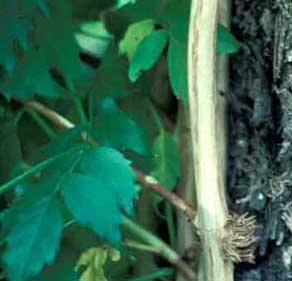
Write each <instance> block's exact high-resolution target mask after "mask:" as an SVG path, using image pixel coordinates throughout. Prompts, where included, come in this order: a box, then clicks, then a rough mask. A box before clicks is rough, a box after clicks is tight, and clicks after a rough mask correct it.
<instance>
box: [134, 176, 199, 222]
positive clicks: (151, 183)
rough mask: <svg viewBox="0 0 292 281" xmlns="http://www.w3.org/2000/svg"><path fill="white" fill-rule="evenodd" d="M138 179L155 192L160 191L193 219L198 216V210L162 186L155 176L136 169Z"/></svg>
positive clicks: (159, 192) (161, 194) (160, 193)
mask: <svg viewBox="0 0 292 281" xmlns="http://www.w3.org/2000/svg"><path fill="white" fill-rule="evenodd" d="M135 172H136V176H137V180H138V182H139V183H141V184H142V185H144V186H145V187H148V188H150V189H151V190H153V191H154V192H156V193H158V194H159V195H160V196H162V197H163V198H164V199H166V200H167V201H169V202H170V203H171V204H172V205H173V206H174V207H175V208H176V209H178V210H179V211H182V212H183V213H184V214H186V216H187V217H188V218H189V219H190V220H191V221H193V220H194V219H195V217H196V212H195V210H194V208H193V207H192V206H191V205H189V204H188V203H186V202H185V201H184V200H183V199H181V198H180V197H179V196H177V195H176V194H175V193H173V192H171V191H169V190H167V189H166V188H165V187H164V186H162V185H161V184H160V183H159V182H158V181H157V180H156V179H155V178H153V177H152V176H147V175H145V174H144V173H142V172H141V171H138V170H135Z"/></svg>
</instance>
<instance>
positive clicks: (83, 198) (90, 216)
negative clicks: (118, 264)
mask: <svg viewBox="0 0 292 281" xmlns="http://www.w3.org/2000/svg"><path fill="white" fill-rule="evenodd" d="M61 193H62V196H63V198H64V201H65V203H66V205H67V207H68V209H69V210H70V211H71V212H72V214H73V215H74V217H75V219H76V220H77V221H78V222H79V223H80V224H82V225H87V226H89V227H91V228H92V229H93V230H94V231H95V232H96V233H97V234H98V235H99V236H100V237H101V238H103V239H106V240H108V241H109V242H110V243H112V244H115V245H117V244H118V243H119V242H120V238H121V234H120V230H119V226H120V223H121V209H123V210H124V211H125V212H126V213H128V214H130V213H131V212H132V210H133V200H134V199H135V198H136V197H137V190H136V186H135V174H134V172H133V171H132V169H131V167H130V162H129V161H128V160H127V159H125V158H124V157H123V155H122V154H120V153H119V152H118V151H116V150H114V149H111V148H105V147H100V148H97V149H93V150H91V151H88V152H86V153H85V155H84V157H83V159H82V161H81V162H80V164H79V166H78V169H77V170H76V171H75V172H74V173H72V174H70V175H69V176H68V177H66V178H65V180H64V181H63V183H62V187H61Z"/></svg>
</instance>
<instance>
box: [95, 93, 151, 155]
mask: <svg viewBox="0 0 292 281" xmlns="http://www.w3.org/2000/svg"><path fill="white" fill-rule="evenodd" d="M93 135H94V137H95V138H96V139H97V141H98V143H99V144H100V145H102V146H109V147H113V148H116V149H122V150H126V149H127V150H132V151H134V152H136V153H138V154H146V153H147V149H146V144H145V141H144V138H145V136H144V134H143V132H142V130H141V128H139V126H138V125H137V123H136V122H135V121H134V120H133V119H132V118H130V117H129V116H127V114H126V113H124V112H123V111H121V110H120V109H119V108H118V106H117V104H116V103H115V101H114V100H113V99H111V98H104V99H102V100H101V101H100V102H99V107H98V109H97V115H96V116H95V122H94V126H93Z"/></svg>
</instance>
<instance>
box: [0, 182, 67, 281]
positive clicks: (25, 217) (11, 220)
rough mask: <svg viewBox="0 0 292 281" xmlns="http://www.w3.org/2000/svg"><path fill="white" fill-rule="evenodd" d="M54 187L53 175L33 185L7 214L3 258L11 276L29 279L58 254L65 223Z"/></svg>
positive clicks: (21, 280) (4, 226) (18, 280)
mask: <svg viewBox="0 0 292 281" xmlns="http://www.w3.org/2000/svg"><path fill="white" fill-rule="evenodd" d="M54 189H55V182H54V179H53V178H51V179H49V178H47V180H46V181H42V182H41V183H39V184H36V185H32V186H30V188H28V189H26V191H25V194H24V197H23V198H22V199H21V200H20V201H18V202H17V203H16V204H15V205H13V206H12V207H11V208H10V209H9V210H8V211H6V212H5V214H4V218H3V219H2V223H3V231H4V242H5V243H6V249H5V251H4V253H3V254H2V257H1V260H2V263H3V265H4V270H5V273H6V275H7V277H8V279H9V280H13V281H24V280H27V279H28V278H30V277H32V276H34V275H36V274H38V273H39V272H40V271H41V270H42V268H43V267H44V265H46V264H50V263H52V261H53V260H54V258H55V255H56V252H57V251H58V248H59V243H60V239H61V234H62V230H63V224H64V223H63V218H62V213H61V210H60V206H59V203H58V201H57V199H56V196H55V193H54Z"/></svg>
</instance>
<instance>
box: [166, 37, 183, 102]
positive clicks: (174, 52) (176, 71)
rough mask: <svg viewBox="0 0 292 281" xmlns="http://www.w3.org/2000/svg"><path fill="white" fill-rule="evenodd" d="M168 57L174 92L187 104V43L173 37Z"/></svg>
mask: <svg viewBox="0 0 292 281" xmlns="http://www.w3.org/2000/svg"><path fill="white" fill-rule="evenodd" d="M167 59H168V72H169V78H170V84H171V86H172V89H173V91H174V94H175V95H176V97H177V98H178V99H181V100H182V101H183V102H184V103H185V104H186V103H187V102H188V77H187V45H186V44H184V43H181V42H178V41H176V40H174V39H171V40H170V45H169V49H168V54H167Z"/></svg>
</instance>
